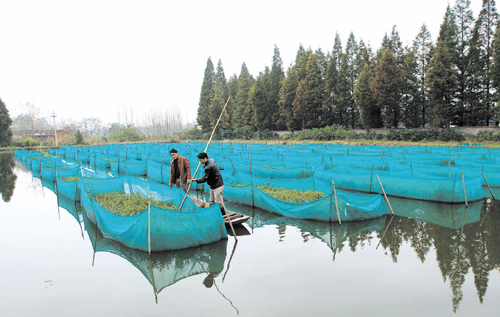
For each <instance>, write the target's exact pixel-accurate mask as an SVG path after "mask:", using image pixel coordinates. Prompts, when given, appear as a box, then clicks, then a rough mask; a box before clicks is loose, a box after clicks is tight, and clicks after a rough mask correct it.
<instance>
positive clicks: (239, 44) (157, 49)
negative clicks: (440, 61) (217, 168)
mask: <svg viewBox="0 0 500 317" xmlns="http://www.w3.org/2000/svg"><path fill="white" fill-rule="evenodd" d="M449 3H450V5H451V6H454V4H455V1H454V0H450V1H449ZM447 5H448V1H447V0H419V1H408V0H405V1H403V0H378V1H374V0H357V1H346V0H342V1H338V0H329V1H327V0H307V1H290V0H288V1H281V0H266V1H261V0H253V1H245V2H243V1H234V0H233V1H218V0H212V1H207V0H204V1H175V2H174V1H169V0H163V1H148V0H142V1H126V0H118V1H114V0H113V1H109V0H98V1H94V0H86V1H72V0H62V1H54V0H43V1H40V0H32V1H28V0H12V1H11V0H0V98H1V99H2V100H3V102H4V103H5V104H6V105H7V109H8V110H9V111H10V115H11V117H12V118H13V117H15V116H17V115H18V114H20V113H23V112H24V111H23V107H22V106H21V105H24V104H26V103H27V102H31V103H34V104H36V105H37V106H39V107H40V109H41V110H42V113H43V114H44V115H45V116H47V117H48V116H49V114H51V113H52V111H55V114H56V115H57V116H58V118H72V119H73V120H75V121H80V120H81V119H82V118H84V117H98V118H101V120H102V121H103V123H111V122H118V112H120V111H122V112H123V111H124V110H123V109H125V108H128V109H129V110H130V109H133V111H134V113H135V115H136V117H139V116H140V114H141V113H142V112H144V111H145V110H147V109H152V108H155V109H156V108H159V107H166V108H172V107H178V108H179V109H182V113H183V118H185V120H189V121H194V120H195V119H196V111H197V108H198V100H199V96H200V89H201V83H202V80H203V75H204V70H205V67H206V63H207V59H208V57H211V58H212V61H213V62H214V64H215V66H216V65H217V62H218V60H219V59H220V60H221V61H222V65H223V67H224V72H225V75H226V78H228V79H229V77H230V76H231V75H233V74H237V75H239V72H240V69H241V64H242V63H243V62H245V63H246V65H247V67H248V69H249V71H250V73H251V74H252V75H254V76H257V75H258V73H259V72H260V71H263V70H264V68H265V66H271V64H272V56H273V50H274V45H275V44H276V45H277V46H278V48H279V50H280V54H281V58H282V60H283V65H284V70H285V71H286V68H287V67H288V66H289V65H290V63H292V62H293V60H294V59H295V54H296V52H297V49H298V47H299V45H300V44H301V43H302V45H303V46H304V47H306V48H307V47H311V48H312V49H313V50H316V49H317V48H321V49H322V50H323V52H325V53H327V52H328V51H331V49H332V47H333V41H334V39H335V33H336V32H338V33H339V35H340V38H341V40H342V45H343V46H344V47H345V43H346V41H347V38H348V36H349V34H350V32H353V33H354V35H355V37H356V40H357V41H359V40H360V39H363V41H364V42H365V43H366V44H368V43H369V44H370V45H371V47H372V48H373V49H374V50H375V49H377V48H379V47H380V43H381V42H382V38H383V37H384V35H385V33H388V34H390V32H391V29H392V26H393V25H396V26H397V29H398V31H399V35H400V37H401V40H402V41H403V44H405V45H406V44H411V43H412V41H413V39H414V38H415V36H416V35H417V34H418V32H419V30H420V28H421V26H422V25H423V24H424V23H425V24H426V25H427V28H428V29H429V31H430V32H431V35H432V37H433V40H434V41H435V40H436V37H437V34H438V32H439V26H440V24H441V23H442V20H443V16H444V13H445V10H446V6H447ZM481 5H482V0H472V5H471V8H472V10H473V11H474V18H476V17H477V15H478V14H479V12H480V9H481ZM120 109H121V110H120ZM122 118H123V117H122ZM49 119H50V118H49ZM58 120H59V119H58ZM122 120H123V119H122ZM50 122H52V120H51V121H50Z"/></svg>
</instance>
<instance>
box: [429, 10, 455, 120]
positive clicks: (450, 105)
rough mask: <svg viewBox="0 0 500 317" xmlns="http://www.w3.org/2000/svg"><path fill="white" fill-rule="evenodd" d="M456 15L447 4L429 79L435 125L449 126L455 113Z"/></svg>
mask: <svg viewBox="0 0 500 317" xmlns="http://www.w3.org/2000/svg"><path fill="white" fill-rule="evenodd" d="M455 39H456V24H455V15H454V13H453V11H452V10H451V9H450V7H449V6H448V9H447V10H446V13H445V16H444V19H443V23H442V24H441V28H440V30H439V37H438V41H437V44H436V52H435V53H434V55H433V56H432V61H431V65H430V68H429V71H428V73H427V76H428V80H427V82H426V85H427V87H428V88H429V96H430V101H431V109H432V110H431V118H432V120H431V123H432V126H434V127H436V128H447V127H449V126H450V123H452V122H453V120H454V118H455V117H456V108H455V107H454V106H455V101H456V99H455V96H456V91H457V88H456V87H457V77H458V76H457V72H456V69H455V68H454V67H453V66H454V64H453V61H454V54H455V53H456V41H455Z"/></svg>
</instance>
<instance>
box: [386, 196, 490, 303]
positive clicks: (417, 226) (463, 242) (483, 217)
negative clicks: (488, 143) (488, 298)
mask: <svg viewBox="0 0 500 317" xmlns="http://www.w3.org/2000/svg"><path fill="white" fill-rule="evenodd" d="M476 204H477V203H476ZM479 204H480V203H479ZM462 208H463V212H462V215H463V219H464V220H465V218H466V217H467V218H468V217H470V214H469V213H474V212H476V213H480V218H479V219H477V221H475V222H472V223H468V224H467V223H465V224H464V226H463V228H458V229H457V228H453V227H451V228H447V227H445V226H441V225H437V224H433V223H431V222H426V221H419V220H415V219H410V218H404V217H398V216H395V217H396V218H395V219H394V220H393V221H392V224H391V225H390V228H387V232H386V234H385V236H384V237H383V239H382V241H381V245H382V246H383V248H384V249H385V250H386V252H388V253H389V254H390V256H391V258H392V259H393V261H394V262H397V259H398V255H399V251H400V249H401V246H402V244H403V242H409V244H410V246H411V247H412V248H413V249H414V250H415V252H416V254H417V257H418V258H419V259H420V260H421V261H422V262H425V260H426V257H427V255H428V253H429V251H430V250H431V248H432V247H434V248H435V249H436V259H437V262H438V265H439V269H440V270H441V274H442V276H443V280H444V281H447V280H448V281H449V283H450V286H451V289H452V292H453V298H452V306H453V311H454V312H457V310H458V308H459V305H460V302H461V301H462V299H463V293H462V285H463V284H464V282H465V276H466V275H467V274H468V273H469V271H470V269H472V273H473V275H474V284H475V286H476V289H477V295H478V298H479V301H480V302H481V303H482V302H483V298H484V296H485V294H486V290H487V288H488V280H489V273H490V271H492V270H497V269H499V268H500V234H499V231H498V228H499V226H500V203H498V202H497V203H494V202H493V203H489V202H488V203H483V204H480V205H479V206H476V207H473V208H476V210H474V209H472V210H471V208H468V209H467V211H466V212H467V213H466V212H465V210H466V209H465V207H462Z"/></svg>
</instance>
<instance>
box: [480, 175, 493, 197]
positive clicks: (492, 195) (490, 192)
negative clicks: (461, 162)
mask: <svg viewBox="0 0 500 317" xmlns="http://www.w3.org/2000/svg"><path fill="white" fill-rule="evenodd" d="M481 173H482V174H483V177H484V181H485V182H486V185H488V189H489V190H490V194H491V197H492V198H493V199H495V196H493V192H492V191H491V187H490V184H488V180H486V176H485V175H484V172H483V171H481Z"/></svg>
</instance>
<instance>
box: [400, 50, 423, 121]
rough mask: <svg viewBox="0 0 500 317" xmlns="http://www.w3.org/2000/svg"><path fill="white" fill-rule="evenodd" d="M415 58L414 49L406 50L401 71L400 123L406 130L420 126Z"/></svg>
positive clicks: (420, 114)
mask: <svg viewBox="0 0 500 317" xmlns="http://www.w3.org/2000/svg"><path fill="white" fill-rule="evenodd" d="M417 68H418V65H417V58H416V56H415V51H414V48H413V47H412V48H410V49H408V48H407V52H406V54H405V59H404V63H403V67H402V69H401V71H402V75H403V82H402V86H401V112H402V118H401V119H402V122H403V123H404V125H405V127H406V128H418V127H420V126H421V125H422V119H421V118H422V117H421V116H422V111H421V110H420V107H421V104H422V102H421V99H420V92H419V90H418V77H417V74H418V72H417Z"/></svg>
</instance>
